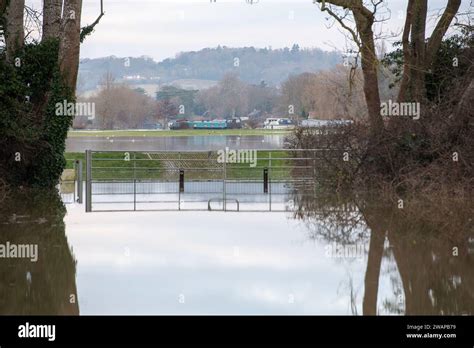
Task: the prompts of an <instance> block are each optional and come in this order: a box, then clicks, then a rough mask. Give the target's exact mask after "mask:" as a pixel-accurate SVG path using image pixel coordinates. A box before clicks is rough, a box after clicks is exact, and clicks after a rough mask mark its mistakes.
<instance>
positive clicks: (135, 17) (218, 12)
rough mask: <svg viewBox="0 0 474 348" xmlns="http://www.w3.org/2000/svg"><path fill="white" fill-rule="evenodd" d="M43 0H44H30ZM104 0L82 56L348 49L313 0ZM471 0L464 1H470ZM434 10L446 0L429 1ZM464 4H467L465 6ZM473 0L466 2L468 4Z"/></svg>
mask: <svg viewBox="0 0 474 348" xmlns="http://www.w3.org/2000/svg"><path fill="white" fill-rule="evenodd" d="M28 1H29V2H30V3H34V2H36V3H37V4H41V0H27V2H28ZM83 1H84V2H83V3H84V5H83V7H84V10H83V21H82V25H86V24H89V23H91V22H93V21H94V19H95V18H96V17H97V15H98V14H99V11H100V7H99V4H100V0H83ZM211 1H214V0H104V8H105V12H106V15H105V16H104V17H103V19H102V21H101V23H100V24H99V25H98V26H97V29H96V31H95V33H94V34H93V36H91V37H89V38H88V39H87V40H86V42H85V43H84V45H83V46H82V51H81V56H82V58H86V57H88V58H95V57H103V56H109V55H115V56H119V57H125V56H141V55H146V56H150V57H153V58H154V59H156V60H162V59H165V58H168V57H173V56H175V54H176V53H178V52H182V51H191V50H199V49H202V48H205V47H216V46H218V45H225V46H230V47H242V46H254V47H268V46H271V47H273V48H280V47H287V46H290V47H291V46H292V45H293V44H294V43H298V44H299V45H300V46H301V47H320V48H322V49H325V50H334V49H338V50H344V49H345V48H346V47H347V45H346V43H345V41H346V40H345V37H344V35H343V34H342V33H341V30H340V28H339V27H338V26H333V27H332V28H328V26H329V24H330V23H331V21H328V20H326V17H327V14H323V13H321V11H320V10H319V7H318V5H315V4H313V1H312V0H254V1H258V3H256V4H253V5H250V4H248V3H247V0H215V1H216V2H211ZM469 1H470V0H464V2H467V3H469ZM385 3H386V4H387V6H388V7H389V8H390V11H391V14H390V15H389V14H388V13H387V12H385V15H387V16H390V19H389V20H388V21H387V22H386V23H385V24H384V28H383V30H384V33H385V34H388V35H389V34H392V33H394V34H396V33H398V34H399V33H400V31H401V28H402V25H403V21H404V17H403V15H404V12H405V7H406V0H387V1H385ZM429 3H430V10H431V13H432V14H436V13H437V11H439V10H440V9H442V8H443V6H445V4H446V1H445V0H430V2H429ZM464 5H466V4H464ZM468 5H469V4H467V6H468Z"/></svg>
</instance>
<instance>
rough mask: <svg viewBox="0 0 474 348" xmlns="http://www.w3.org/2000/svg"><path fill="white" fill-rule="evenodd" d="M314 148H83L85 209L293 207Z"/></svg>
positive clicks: (310, 174) (307, 183)
mask: <svg viewBox="0 0 474 348" xmlns="http://www.w3.org/2000/svg"><path fill="white" fill-rule="evenodd" d="M318 151H320V150H258V151H255V150H235V151H233V150H228V151H227V152H224V151H221V152H219V151H209V152H203V151H194V152H193V151H186V152H178V151H156V152H123V151H107V152H103V151H86V185H85V186H86V190H85V201H86V211H87V212H92V211H143V210H220V211H286V210H291V209H292V207H291V206H292V204H293V202H294V198H295V195H297V194H305V195H312V194H313V192H314V189H315V186H316V166H315V161H316V160H317V159H318Z"/></svg>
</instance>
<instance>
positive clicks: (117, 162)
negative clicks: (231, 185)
mask: <svg viewBox="0 0 474 348" xmlns="http://www.w3.org/2000/svg"><path fill="white" fill-rule="evenodd" d="M128 154H129V156H128V155H127V152H95V153H94V154H93V161H92V177H93V178H94V180H96V179H97V180H133V179H137V180H152V179H160V180H163V179H169V180H176V178H177V177H178V175H179V169H180V168H183V169H184V171H185V177H186V178H187V179H195V180H213V179H214V180H215V179H221V178H222V177H223V172H222V171H223V169H222V167H221V166H216V159H215V158H213V159H209V160H207V156H208V153H206V152H199V153H191V152H179V153H177V152H176V153H174V154H173V155H171V154H170V155H166V156H163V155H161V156H159V157H160V158H157V157H156V156H154V154H153V153H147V152H129V153H128ZM65 158H66V161H67V165H66V170H65V173H70V172H71V170H72V169H73V168H74V161H76V160H81V161H82V163H83V176H84V178H85V175H86V166H85V154H84V153H80V152H68V153H65ZM127 158H129V159H130V160H127ZM134 158H135V159H136V160H135V161H134V160H133V159H134ZM167 158H168V159H167ZM172 158H173V159H172ZM178 158H179V160H176V159H178ZM288 158H290V154H289V153H288V152H286V151H271V152H270V151H257V163H256V165H255V166H251V163H228V164H227V165H226V177H227V179H229V180H233V179H239V180H246V179H248V180H255V179H258V180H261V179H262V178H263V171H264V169H265V168H271V169H270V172H271V173H270V177H271V178H273V179H284V178H289V177H290V174H291V173H290V168H289V166H290V165H291V163H290V162H289V161H288V160H287V159H288ZM196 159H199V161H196Z"/></svg>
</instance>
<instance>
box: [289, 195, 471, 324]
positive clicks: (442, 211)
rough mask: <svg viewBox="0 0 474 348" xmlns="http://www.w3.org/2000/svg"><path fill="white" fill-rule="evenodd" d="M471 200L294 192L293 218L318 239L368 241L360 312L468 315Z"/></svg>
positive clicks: (469, 306) (469, 297)
mask: <svg viewBox="0 0 474 348" xmlns="http://www.w3.org/2000/svg"><path fill="white" fill-rule="evenodd" d="M473 209H474V207H473V202H472V201H467V202H466V201H456V200H453V202H439V203H435V204H431V205H428V204H425V203H424V202H423V203H419V202H418V203H414V204H413V205H412V206H410V207H409V208H406V209H400V208H399V206H398V203H397V202H393V201H390V200H384V199H383V198H381V197H380V196H377V197H373V196H372V197H371V196H370V195H367V196H366V197H360V196H359V197H357V198H354V197H347V196H344V195H335V194H329V195H323V196H319V198H318V199H311V198H307V199H301V198H299V205H298V209H297V211H296V212H295V218H297V219H301V220H302V221H305V223H306V225H307V226H308V229H309V230H310V235H311V237H312V238H314V239H317V240H324V241H327V242H337V243H340V244H341V245H352V244H354V243H355V244H358V243H359V244H366V243H368V245H369V247H368V255H367V267H366V270H365V279H364V297H363V306H362V308H363V314H364V315H374V314H406V315H464V314H469V315H472V314H473V313H474V272H473V266H474V248H473V247H474V243H473V242H474V238H473V237H474V233H473V231H474V229H473V220H472V215H471V213H472V211H473Z"/></svg>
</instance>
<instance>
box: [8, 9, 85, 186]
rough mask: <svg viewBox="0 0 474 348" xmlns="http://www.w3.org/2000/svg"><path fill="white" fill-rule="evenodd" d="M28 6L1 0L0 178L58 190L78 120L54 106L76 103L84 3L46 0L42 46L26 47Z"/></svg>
mask: <svg viewBox="0 0 474 348" xmlns="http://www.w3.org/2000/svg"><path fill="white" fill-rule="evenodd" d="M24 6H25V1H24V0H0V18H1V19H2V21H1V23H0V24H1V28H0V29H2V31H1V32H0V35H3V36H4V38H5V42H6V48H5V49H4V50H3V51H1V50H0V80H1V81H2V84H1V85H0V177H1V178H2V179H3V181H6V182H7V183H9V184H10V185H12V186H38V187H54V186H55V185H56V184H57V183H58V181H59V178H60V176H61V174H62V172H63V170H64V167H65V164H66V162H65V159H64V151H65V141H66V137H67V132H68V130H69V128H70V126H71V125H72V121H73V116H70V115H61V114H56V107H55V106H56V104H57V103H61V104H62V103H63V101H64V100H66V101H67V102H68V103H70V102H72V103H74V102H75V90H76V81H77V73H78V67H79V53H80V43H81V26H80V25H81V24H80V23H81V10H82V0H44V2H43V37H42V40H41V42H40V43H25V36H24V30H25V28H24V24H23V23H24V14H25V11H24ZM92 29H93V28H89V27H88V32H89V33H90V32H91V31H92Z"/></svg>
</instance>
